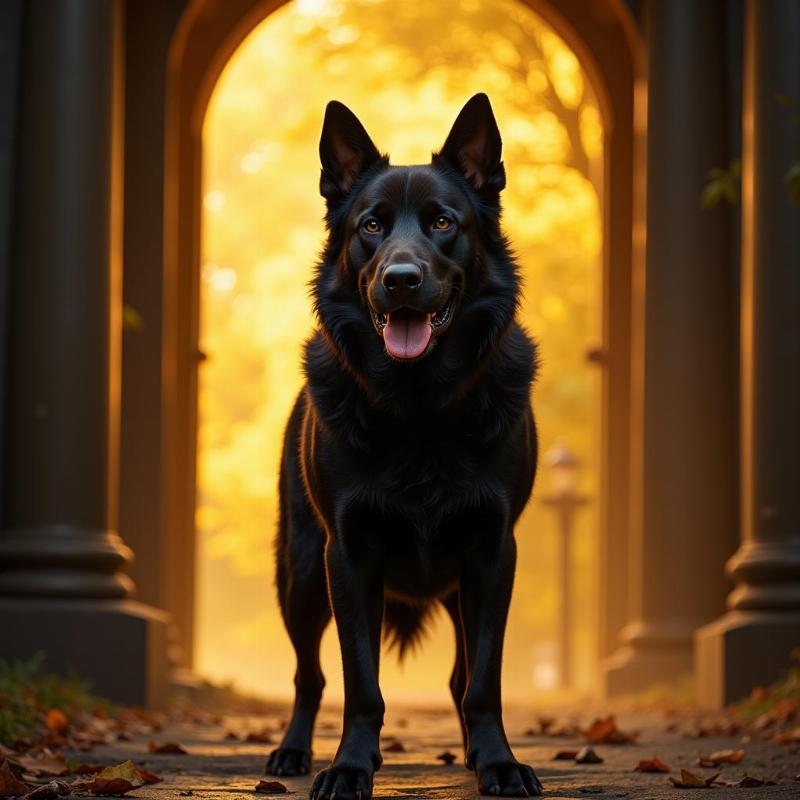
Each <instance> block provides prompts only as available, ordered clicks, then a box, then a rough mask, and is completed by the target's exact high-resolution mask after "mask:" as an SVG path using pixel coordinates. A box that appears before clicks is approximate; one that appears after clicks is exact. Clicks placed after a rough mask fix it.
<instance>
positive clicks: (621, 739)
mask: <svg viewBox="0 0 800 800" xmlns="http://www.w3.org/2000/svg"><path fill="white" fill-rule="evenodd" d="M585 736H586V739H587V741H589V742H591V743H592V744H633V743H634V742H635V741H636V734H635V733H623V731H621V730H620V729H619V728H617V722H616V720H615V719H614V716H613V715H611V716H608V717H605V719H596V720H595V721H594V722H593V723H592V724H591V725H590V726H589V727H588V728H587V730H586V732H585Z"/></svg>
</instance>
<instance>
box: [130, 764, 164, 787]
mask: <svg viewBox="0 0 800 800" xmlns="http://www.w3.org/2000/svg"><path fill="white" fill-rule="evenodd" d="M136 773H137V775H138V776H139V777H140V778H141V779H142V782H143V783H147V784H150V785H152V784H154V783H161V781H163V780H164V779H163V778H162V777H160V776H159V775H156V774H155V773H153V772H150V771H148V770H146V769H142V768H141V767H137V768H136Z"/></svg>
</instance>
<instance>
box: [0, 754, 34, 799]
mask: <svg viewBox="0 0 800 800" xmlns="http://www.w3.org/2000/svg"><path fill="white" fill-rule="evenodd" d="M30 788H31V787H30V786H28V785H27V784H25V783H23V782H22V781H21V780H20V779H19V778H18V777H17V776H16V775H15V774H14V772H13V771H12V769H11V766H10V764H9V763H8V761H3V763H2V764H0V797H20V796H21V795H23V794H27V793H28V792H29V791H30Z"/></svg>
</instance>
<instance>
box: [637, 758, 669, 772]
mask: <svg viewBox="0 0 800 800" xmlns="http://www.w3.org/2000/svg"><path fill="white" fill-rule="evenodd" d="M635 771H636V772H669V771H670V768H669V766H668V765H667V764H665V763H664V762H663V761H662V760H661V759H660V758H659V757H658V756H653V757H652V758H650V759H646V760H644V761H640V762H639V764H638V765H637V766H636V768H635Z"/></svg>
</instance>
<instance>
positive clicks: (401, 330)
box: [383, 309, 431, 359]
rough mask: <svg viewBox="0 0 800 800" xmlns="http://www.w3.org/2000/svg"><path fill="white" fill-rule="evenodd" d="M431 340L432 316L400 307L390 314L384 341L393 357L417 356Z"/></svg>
mask: <svg viewBox="0 0 800 800" xmlns="http://www.w3.org/2000/svg"><path fill="white" fill-rule="evenodd" d="M430 340H431V318H430V315H429V314H423V313H420V312H419V311H409V310H408V309H400V310H399V311H394V312H392V313H391V314H389V315H388V319H387V321H386V326H385V327H384V329H383V343H384V344H385V345H386V349H387V351H388V352H389V355H390V356H392V357H393V358H401V359H406V358H417V357H418V356H421V355H422V354H423V353H424V352H425V348H426V347H427V346H428V342H429V341H430Z"/></svg>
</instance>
